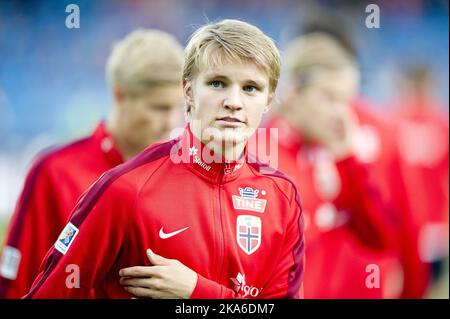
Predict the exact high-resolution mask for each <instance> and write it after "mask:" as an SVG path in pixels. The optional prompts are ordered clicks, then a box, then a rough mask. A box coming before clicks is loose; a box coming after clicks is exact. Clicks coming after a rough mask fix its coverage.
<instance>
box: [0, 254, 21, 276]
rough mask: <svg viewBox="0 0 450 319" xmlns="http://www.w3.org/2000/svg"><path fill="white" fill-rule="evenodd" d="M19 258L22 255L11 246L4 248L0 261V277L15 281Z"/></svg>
mask: <svg viewBox="0 0 450 319" xmlns="http://www.w3.org/2000/svg"><path fill="white" fill-rule="evenodd" d="M21 258H22V254H21V253H20V250H18V249H17V248H14V247H11V246H5V248H3V253H2V257H1V259H0V276H2V277H4V278H7V279H10V280H15V279H16V278H17V271H18V270H19V265H20V259H21Z"/></svg>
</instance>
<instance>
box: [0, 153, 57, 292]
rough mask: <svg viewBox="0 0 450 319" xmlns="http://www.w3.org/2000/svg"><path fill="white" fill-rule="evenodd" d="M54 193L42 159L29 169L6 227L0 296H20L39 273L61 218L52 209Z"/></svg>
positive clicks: (0, 262)
mask: <svg viewBox="0 0 450 319" xmlns="http://www.w3.org/2000/svg"><path fill="white" fill-rule="evenodd" d="M57 201H58V197H57V193H56V192H55V189H54V183H53V182H52V179H51V176H50V173H49V170H48V167H47V166H46V163H45V161H44V160H41V161H38V162H36V163H35V164H34V165H33V167H32V168H31V169H30V171H29V173H28V175H27V177H26V180H25V184H24V187H23V190H22V193H21V195H20V198H19V200H18V202H17V204H16V208H15V211H14V213H13V215H12V218H11V222H10V224H9V227H8V231H7V236H6V240H5V245H4V247H3V250H2V258H1V261H0V298H21V297H22V296H23V295H25V294H26V293H27V292H28V290H29V289H30V288H31V285H32V283H33V280H34V278H35V277H36V276H37V274H38V273H39V266H40V264H41V261H42V259H43V258H44V256H45V253H46V252H47V251H48V249H49V248H50V247H51V246H52V244H53V243H54V241H55V239H56V237H57V236H58V234H59V232H60V231H61V229H59V227H58V226H59V225H62V224H63V223H64V220H58V217H59V216H60V215H61V214H57V213H56V212H55V211H56V210H57V209H58V207H57V204H56V203H57Z"/></svg>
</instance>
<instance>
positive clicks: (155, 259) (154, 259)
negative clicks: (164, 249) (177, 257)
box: [147, 248, 170, 266]
mask: <svg viewBox="0 0 450 319" xmlns="http://www.w3.org/2000/svg"><path fill="white" fill-rule="evenodd" d="M147 258H148V260H150V262H151V263H152V264H153V265H158V266H166V265H169V264H170V259H167V258H164V257H163V256H160V255H157V254H155V253H154V252H153V251H152V250H151V249H150V248H149V249H147Z"/></svg>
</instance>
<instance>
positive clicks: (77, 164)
mask: <svg viewBox="0 0 450 319" xmlns="http://www.w3.org/2000/svg"><path fill="white" fill-rule="evenodd" d="M122 162H123V160H122V156H121V155H120V153H119V152H118V150H117V149H116V148H115V147H114V143H113V141H112V138H111V137H110V136H109V135H108V133H107V132H106V130H105V127H104V124H103V123H100V124H99V125H98V126H97V128H96V130H95V131H94V133H93V134H92V135H91V136H89V137H87V138H84V139H81V140H78V141H75V142H74V143H71V144H69V145H66V146H64V147H61V148H58V149H56V150H55V149H53V150H50V151H47V152H45V153H43V154H42V155H40V156H39V157H38V159H37V160H36V161H35V163H34V165H33V166H32V168H31V170H30V172H29V173H28V176H27V178H26V181H25V185H24V188H23V191H22V194H21V196H20V199H19V201H18V203H17V206H16V209H15V212H14V214H13V216H12V219H11V222H10V225H9V229H8V233H7V237H6V241H5V247H4V248H3V254H2V258H1V261H0V298H20V297H22V296H24V295H25V294H26V293H27V292H28V291H29V289H30V288H31V285H32V284H33V281H34V279H35V278H36V276H37V275H38V274H39V266H40V265H41V262H42V259H43V258H44V256H45V253H46V252H47V251H48V250H49V248H50V247H51V246H52V245H53V244H54V242H55V240H56V239H57V238H58V235H59V234H60V233H61V230H62V229H63V228H64V226H65V225H66V223H67V218H68V217H69V214H70V212H71V211H72V209H73V207H74V206H75V204H76V201H77V199H78V198H79V197H80V195H81V194H82V193H83V192H84V191H85V190H86V189H88V187H89V186H90V185H91V184H92V183H93V182H95V180H97V178H99V177H100V175H101V174H102V173H103V172H105V171H107V170H108V169H111V168H113V167H114V166H116V165H118V164H120V163H122Z"/></svg>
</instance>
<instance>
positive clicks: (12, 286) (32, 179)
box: [0, 30, 183, 298]
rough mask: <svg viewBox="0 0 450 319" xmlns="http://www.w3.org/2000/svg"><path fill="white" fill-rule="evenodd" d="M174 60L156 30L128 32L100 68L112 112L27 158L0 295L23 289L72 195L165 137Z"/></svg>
mask: <svg viewBox="0 0 450 319" xmlns="http://www.w3.org/2000/svg"><path fill="white" fill-rule="evenodd" d="M182 61H183V51H182V47H181V45H180V44H179V43H178V42H177V40H176V39H175V38H174V37H172V36H171V35H169V34H167V33H165V32H161V31H157V30H136V31H134V32H132V33H131V34H129V35H128V36H127V37H125V38H124V39H123V40H121V41H120V42H118V43H117V44H116V45H115V46H114V49H113V51H112V53H111V55H110V56H109V59H108V62H107V68H106V76H107V79H108V81H109V84H110V86H111V89H112V91H113V95H114V101H115V104H114V108H113V111H112V114H111V116H110V118H109V119H108V121H107V122H106V123H103V122H101V123H99V124H98V125H97V128H96V129H95V131H94V132H93V133H92V135H91V136H89V137H86V138H83V139H80V140H77V141H75V142H72V143H70V144H67V145H65V146H62V147H58V148H53V149H50V150H47V151H44V152H43V153H41V154H40V155H39V156H38V158H37V159H36V160H35V161H34V164H33V166H32V168H31V169H30V171H29V173H28V176H27V178H26V181H25V185H24V188H23V191H22V194H21V196H20V198H19V201H18V202H17V205H16V209H15V212H14V214H13V216H12V219H11V222H10V225H9V230H8V234H7V237H6V241H5V246H4V247H3V251H2V257H1V260H0V297H3V298H20V297H22V296H23V295H25V294H26V293H27V292H28V290H29V289H30V287H31V285H32V283H33V280H34V279H35V278H36V276H37V274H38V273H39V272H38V270H39V266H40V264H41V262H42V260H43V258H44V256H45V253H46V252H47V251H48V249H49V248H50V247H51V246H52V244H53V243H54V242H55V240H56V239H57V237H58V235H59V234H60V232H61V230H62V229H63V228H64V225H65V224H66V222H67V218H68V216H69V213H70V212H71V210H72V208H73V207H74V205H75V203H76V201H77V199H78V198H79V197H80V195H81V194H82V193H83V192H84V191H85V190H86V189H88V188H89V186H90V185H91V184H92V183H93V182H94V181H95V180H96V179H98V178H99V177H100V175H101V174H102V173H104V172H105V171H107V170H109V169H111V168H113V167H114V166H116V165H118V164H121V163H122V162H123V161H124V160H128V159H130V158H131V157H133V156H134V155H136V154H137V153H139V152H140V151H142V150H143V149H144V148H145V147H147V146H148V145H150V144H152V143H154V142H156V141H158V140H161V139H163V138H165V137H167V135H168V132H169V131H170V129H171V128H173V127H174V126H175V124H176V123H175V121H176V120H177V115H178V116H179V117H181V116H180V115H181V112H180V110H181V107H180V106H181V102H182V90H181V80H180V78H181V68H182Z"/></svg>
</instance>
